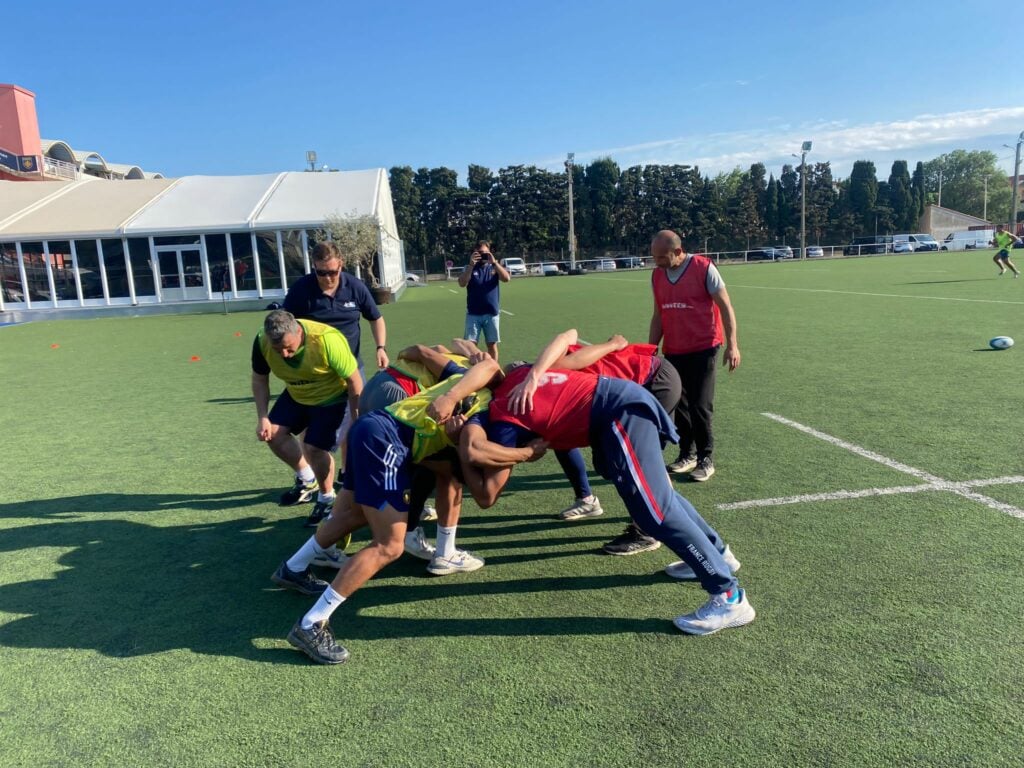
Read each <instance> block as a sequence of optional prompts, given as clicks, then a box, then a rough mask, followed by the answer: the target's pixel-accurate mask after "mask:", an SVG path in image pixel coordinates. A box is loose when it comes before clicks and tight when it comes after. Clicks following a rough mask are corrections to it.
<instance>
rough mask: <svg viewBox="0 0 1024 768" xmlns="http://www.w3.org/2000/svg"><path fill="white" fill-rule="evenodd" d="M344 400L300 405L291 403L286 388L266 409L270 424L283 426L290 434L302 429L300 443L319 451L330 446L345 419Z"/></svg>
mask: <svg viewBox="0 0 1024 768" xmlns="http://www.w3.org/2000/svg"><path fill="white" fill-rule="evenodd" d="M347 410H348V400H347V399H345V398H342V399H341V400H339V401H338V402H336V403H332V404H331V405H302V403H297V402H295V400H294V398H292V396H291V395H290V394H288V390H287V389H286V390H285V391H284V392H282V393H281V396H280V397H278V398H277V402H276V403H274V407H273V408H271V409H270V414H269V415H270V423H271V424H276V425H277V426H279V427H287V429H288V431H289V432H291V433H292V434H293V435H298V434H301V433H302V430H306V436H305V437H304V438H303V442H305V443H307V444H308V445H312V446H313V447H314V448H319V449H320V450H322V451H330V450H333V449H334V442H335V440H336V438H337V434H338V429H339V428H340V427H341V422H343V421H344V420H345V413H346V411H347Z"/></svg>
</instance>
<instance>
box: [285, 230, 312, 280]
mask: <svg viewBox="0 0 1024 768" xmlns="http://www.w3.org/2000/svg"><path fill="white" fill-rule="evenodd" d="M281 245H282V246H283V247H284V270H285V274H286V275H287V276H288V285H293V284H294V283H295V281H296V280H298V279H299V278H300V277H302V276H303V275H304V274H306V264H305V261H304V260H303V258H302V230H301V229H291V230H285V231H284V232H282V233H281Z"/></svg>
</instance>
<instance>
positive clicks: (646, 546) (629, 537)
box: [601, 523, 661, 555]
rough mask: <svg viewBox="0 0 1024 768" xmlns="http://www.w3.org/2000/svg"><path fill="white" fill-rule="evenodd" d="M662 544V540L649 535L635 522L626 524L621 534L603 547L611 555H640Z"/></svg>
mask: <svg viewBox="0 0 1024 768" xmlns="http://www.w3.org/2000/svg"><path fill="white" fill-rule="evenodd" d="M660 546H661V542H660V541H658V540H657V539H655V538H654V537H653V536H648V535H646V534H645V533H643V532H642V531H641V530H640V529H639V528H637V527H636V526H635V525H634V524H633V523H630V524H629V525H627V526H626V530H625V531H623V532H622V534H621V535H619V536H616V537H615V538H614V539H612V540H611V541H609V542H608V543H607V544H605V545H604V546H603V547H601V549H602V550H603V551H604V552H605V553H607V554H609V555H639V554H640V553H641V552H650V551H652V550H655V549H657V548H658V547H660Z"/></svg>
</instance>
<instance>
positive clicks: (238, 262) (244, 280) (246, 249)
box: [228, 232, 256, 291]
mask: <svg viewBox="0 0 1024 768" xmlns="http://www.w3.org/2000/svg"><path fill="white" fill-rule="evenodd" d="M228 237H230V238H231V256H232V258H233V259H234V262H235V287H236V288H237V289H238V290H239V291H255V290H256V273H255V272H254V271H253V268H252V238H251V237H249V233H248V232H235V233H234V234H231V235H228Z"/></svg>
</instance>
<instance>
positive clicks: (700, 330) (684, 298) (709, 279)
mask: <svg viewBox="0 0 1024 768" xmlns="http://www.w3.org/2000/svg"><path fill="white" fill-rule="evenodd" d="M651 256H652V257H653V258H654V263H655V265H656V268H655V270H654V272H653V274H652V276H651V288H652V290H653V292H654V314H653V315H652V317H651V332H650V339H649V341H650V343H651V344H658V343H659V342H660V343H661V345H662V346H661V351H662V353H663V354H664V355H665V359H666V360H668V362H669V363H671V364H672V366H673V367H675V369H676V370H677V371H678V372H679V379H680V380H681V381H682V385H683V396H682V398H681V399H680V401H679V406H678V407H677V408H676V412H675V425H676V430H677V431H678V432H679V458H678V459H676V461H675V462H673V463H672V464H670V465H669V467H668V469H669V471H670V472H673V473H676V474H685V473H687V472H689V473H690V479H691V480H696V481H697V482H703V481H705V480H708V479H709V478H710V477H711V476H712V475H713V474H715V464H714V461H713V459H712V455H711V454H712V452H713V450H714V444H715V441H714V435H713V433H712V428H711V418H712V414H713V412H714V409H715V406H714V400H715V358H716V357H717V356H718V349H719V347H721V346H722V344H723V343H724V344H725V352H724V354H723V356H722V362H723V364H724V365H727V366H728V368H729V370H730V371H734V370H736V368H737V366H739V364H740V348H739V344H738V343H737V341H736V315H735V313H734V312H733V309H732V303H731V302H730V301H729V293H728V292H727V291H726V290H725V283H724V282H723V281H722V276H721V275H720V274H719V272H718V269H716V268H715V265H714V264H713V263H712V262H711V260H710V259H708V258H706V257H704V256H700V255H698V254H689V253H687V252H686V251H685V250H684V248H683V242H682V240H681V239H680V237H679V235H677V234H676V233H675V232H672V231H671V230H668V229H664V230H662V231H661V232H659V233H658V234H657V235H655V236H654V240H653V241H652V242H651Z"/></svg>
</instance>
